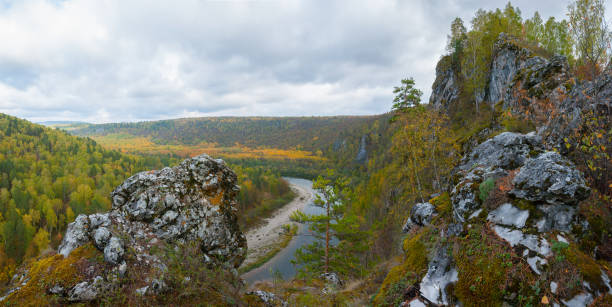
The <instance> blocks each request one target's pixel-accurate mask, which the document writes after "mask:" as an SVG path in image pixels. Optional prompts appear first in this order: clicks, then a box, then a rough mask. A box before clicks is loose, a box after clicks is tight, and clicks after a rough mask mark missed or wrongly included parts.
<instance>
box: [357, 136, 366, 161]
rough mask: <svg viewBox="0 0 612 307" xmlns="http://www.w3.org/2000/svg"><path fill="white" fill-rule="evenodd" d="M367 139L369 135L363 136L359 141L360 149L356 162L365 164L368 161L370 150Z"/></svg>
mask: <svg viewBox="0 0 612 307" xmlns="http://www.w3.org/2000/svg"><path fill="white" fill-rule="evenodd" d="M367 140H368V137H367V136H366V135H362V136H361V140H360V141H359V151H358V152H357V156H356V157H355V162H357V163H359V164H364V163H366V162H367V161H368V150H367V147H366V146H367Z"/></svg>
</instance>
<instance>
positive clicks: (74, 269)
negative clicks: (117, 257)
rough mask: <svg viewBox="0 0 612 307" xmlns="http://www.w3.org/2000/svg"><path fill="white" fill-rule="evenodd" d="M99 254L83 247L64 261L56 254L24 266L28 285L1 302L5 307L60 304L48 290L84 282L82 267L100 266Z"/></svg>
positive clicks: (85, 277)
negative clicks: (26, 269) (57, 286)
mask: <svg viewBox="0 0 612 307" xmlns="http://www.w3.org/2000/svg"><path fill="white" fill-rule="evenodd" d="M101 255H102V253H101V252H100V251H98V250H97V249H96V248H95V247H94V246H93V244H91V243H89V244H86V245H83V246H81V247H79V248H77V249H75V250H74V251H72V253H70V255H69V256H68V257H66V258H64V256H62V255H60V254H54V255H51V256H47V257H44V258H41V259H39V260H36V261H34V262H32V263H31V264H29V265H27V268H28V271H27V278H29V280H28V282H27V283H26V284H25V285H24V286H23V287H22V288H21V289H19V290H17V291H15V292H13V293H12V294H10V295H9V296H8V297H7V299H6V300H5V301H4V303H5V304H6V305H8V306H12V305H14V306H49V305H54V304H59V303H60V298H59V297H57V296H55V295H49V294H47V293H48V289H49V288H51V287H53V286H56V285H59V286H61V287H63V288H65V289H67V288H71V287H73V286H74V285H75V284H77V283H78V282H81V281H83V280H84V279H87V278H88V277H89V276H84V272H83V268H85V267H88V266H90V265H95V266H103V265H104V264H103V263H101V262H100V259H101V257H100V256H101Z"/></svg>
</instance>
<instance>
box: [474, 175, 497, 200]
mask: <svg viewBox="0 0 612 307" xmlns="http://www.w3.org/2000/svg"><path fill="white" fill-rule="evenodd" d="M494 187H495V181H493V179H491V178H489V179H487V180H485V181H483V182H482V183H481V184H480V186H479V187H478V189H479V190H480V194H479V195H478V197H479V198H480V201H482V202H485V201H486V200H487V198H489V194H490V193H491V191H493V188H494Z"/></svg>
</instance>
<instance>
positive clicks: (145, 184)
mask: <svg viewBox="0 0 612 307" xmlns="http://www.w3.org/2000/svg"><path fill="white" fill-rule="evenodd" d="M238 191H239V188H238V187H237V186H236V175H235V174H234V172H233V171H231V170H230V169H229V168H228V167H227V166H226V165H225V163H224V162H223V161H222V160H214V159H211V158H210V157H208V156H207V155H201V156H198V157H195V158H192V159H187V160H185V161H183V162H182V163H181V164H180V165H178V166H176V167H173V168H164V169H162V170H160V171H150V172H142V173H138V174H136V175H134V176H132V177H130V178H128V179H127V180H126V181H125V182H124V183H123V184H122V185H120V186H119V187H117V188H116V189H115V190H114V191H113V193H112V194H111V197H112V201H113V209H112V210H111V211H110V212H108V213H103V214H100V213H97V214H92V215H89V216H87V215H79V216H78V217H77V218H76V219H75V221H74V222H72V223H70V224H69V225H68V230H67V231H66V234H65V236H64V239H63V241H62V243H61V244H60V247H59V253H60V254H62V255H64V257H68V256H69V255H70V252H71V251H73V250H74V249H76V248H78V247H79V246H82V245H84V244H87V243H89V242H92V243H93V244H94V246H96V247H97V248H98V249H99V250H101V251H103V252H104V260H105V261H106V262H108V263H110V264H112V265H114V266H115V267H114V268H113V270H112V272H115V274H117V275H118V276H123V275H124V274H125V272H126V269H127V264H126V262H125V261H124V259H123V258H124V255H125V253H126V246H130V248H131V250H134V251H135V253H136V255H135V256H136V260H137V261H139V262H141V263H143V264H144V265H150V266H152V267H156V268H159V269H160V270H162V271H163V270H164V269H165V268H166V265H165V264H164V263H161V262H160V260H159V259H158V258H157V257H156V256H154V255H150V254H149V252H148V249H149V248H150V246H151V244H154V243H153V242H159V240H164V241H165V242H167V243H185V242H197V243H198V245H199V246H200V249H201V251H202V256H203V257H202V259H203V262H205V261H206V262H210V263H215V264H227V265H229V266H233V267H235V268H236V267H238V266H240V264H241V263H242V261H243V260H244V257H245V255H246V249H247V246H246V239H245V237H244V235H243V234H242V232H241V231H240V229H239V227H238V224H237V217H236V213H235V211H236V208H235V205H236V195H237V192H238ZM124 240H127V241H125V242H124ZM103 283H104V282H103V279H102V278H101V277H99V278H96V279H95V280H88V281H82V282H80V283H78V284H77V285H76V286H74V287H72V288H71V289H70V290H68V291H67V295H68V299H69V300H70V301H90V300H93V299H95V298H96V297H97V295H98V293H99V291H98V290H99V288H100V287H101V286H102V285H103ZM164 288H165V284H164V283H163V281H159V280H154V281H153V282H152V284H150V285H149V286H148V288H147V290H145V292H147V293H148V292H151V293H154V294H158V293H161V292H162V291H163V289H164Z"/></svg>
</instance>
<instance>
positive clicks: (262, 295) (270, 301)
mask: <svg viewBox="0 0 612 307" xmlns="http://www.w3.org/2000/svg"><path fill="white" fill-rule="evenodd" d="M247 294H248V295H254V296H256V297H257V298H259V300H260V301H261V302H262V303H263V304H264V306H266V307H279V306H280V307H286V306H289V304H287V302H285V301H283V300H282V299H281V298H280V297H278V296H277V295H276V294H274V293H271V292H267V291H262V290H256V291H251V292H247Z"/></svg>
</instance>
